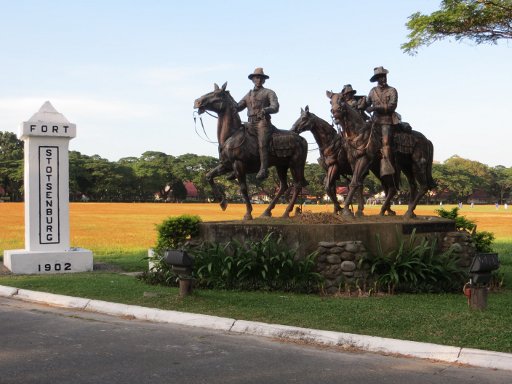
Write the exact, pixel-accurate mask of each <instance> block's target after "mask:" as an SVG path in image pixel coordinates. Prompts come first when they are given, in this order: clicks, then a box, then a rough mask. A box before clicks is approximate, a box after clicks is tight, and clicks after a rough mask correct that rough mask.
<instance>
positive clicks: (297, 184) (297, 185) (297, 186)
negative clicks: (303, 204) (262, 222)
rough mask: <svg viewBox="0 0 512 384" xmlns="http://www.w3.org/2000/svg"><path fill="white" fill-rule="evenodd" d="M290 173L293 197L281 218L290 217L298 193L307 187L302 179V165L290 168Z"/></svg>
mask: <svg viewBox="0 0 512 384" xmlns="http://www.w3.org/2000/svg"><path fill="white" fill-rule="evenodd" d="M290 172H291V173H292V178H293V195H292V198H291V200H290V203H289V204H288V206H287V207H286V210H285V211H284V213H283V216H282V217H290V212H291V211H292V209H293V206H294V205H295V203H296V202H297V198H298V197H299V193H300V192H301V191H302V187H304V186H305V185H307V182H306V180H305V178H304V164H302V165H301V166H298V165H295V167H292V168H290ZM285 180H286V178H285Z"/></svg>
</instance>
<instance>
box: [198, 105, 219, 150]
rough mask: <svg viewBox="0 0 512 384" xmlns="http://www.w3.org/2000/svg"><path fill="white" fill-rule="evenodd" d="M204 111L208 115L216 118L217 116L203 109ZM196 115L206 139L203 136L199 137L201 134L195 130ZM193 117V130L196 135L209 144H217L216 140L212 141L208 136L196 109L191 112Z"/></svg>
mask: <svg viewBox="0 0 512 384" xmlns="http://www.w3.org/2000/svg"><path fill="white" fill-rule="evenodd" d="M205 112H206V113H208V114H209V115H210V116H212V117H215V118H216V119H217V116H214V115H212V114H210V113H209V112H208V111H205ZM197 116H199V121H200V122H201V127H202V128H203V133H204V136H205V137H206V139H205V138H204V137H201V135H200V134H199V132H198V131H197ZM193 118H194V130H195V131H196V135H197V136H198V137H199V138H200V139H201V140H203V141H206V142H207V143H210V144H218V142H216V141H213V140H212V139H210V138H209V137H208V134H207V133H206V129H205V128H204V124H203V118H202V116H201V115H200V114H199V113H198V112H197V111H194V113H193Z"/></svg>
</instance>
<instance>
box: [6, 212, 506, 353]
mask: <svg viewBox="0 0 512 384" xmlns="http://www.w3.org/2000/svg"><path fill="white" fill-rule="evenodd" d="M395 208H397V210H398V211H399V212H401V211H402V210H403V211H405V207H404V206H395ZM437 208H439V207H438V206H422V207H419V209H418V210H417V212H418V214H421V215H427V214H430V215H434V214H435V209H437ZM444 208H446V209H450V208H451V206H445V207H444ZM263 209H264V206H258V205H256V206H255V213H256V215H257V214H259V213H261V212H262V211H263ZM305 209H306V210H311V211H314V212H325V211H328V212H330V211H331V206H316V205H311V206H310V205H307V206H305ZM377 209H378V207H372V206H369V207H367V208H366V209H365V212H366V213H367V214H374V213H375V212H377ZM283 210H284V207H283V206H278V207H277V208H276V210H275V212H276V214H278V213H281V212H282V211H283ZM70 211H71V242H72V244H71V245H72V246H81V247H84V248H88V249H91V250H92V251H93V252H94V258H95V262H104V263H111V264H116V265H117V266H119V267H121V268H122V269H124V270H127V271H134V270H142V269H143V268H145V267H146V265H147V262H146V261H145V260H143V257H144V256H145V255H146V252H147V248H149V247H151V246H153V245H154V242H155V239H156V232H155V224H158V223H160V222H161V221H162V220H163V219H165V218H167V217H169V216H175V215H181V214H183V213H189V214H198V215H200V216H201V217H202V219H203V220H204V221H213V220H233V219H240V218H241V217H242V215H243V206H241V205H230V207H228V211H227V213H226V212H222V211H220V209H219V208H218V206H217V205H216V204H90V203H87V204H71V207H70ZM460 213H461V214H462V215H465V216H467V217H468V218H470V219H473V220H475V221H477V224H478V228H479V229H480V230H487V231H491V232H494V233H495V234H496V237H497V241H496V246H495V249H496V251H497V252H499V254H500V259H501V262H502V268H501V270H502V272H503V273H504V275H505V281H506V283H507V285H508V287H510V286H512V211H511V210H508V211H505V210H504V209H503V208H501V209H499V210H496V208H495V207H494V206H492V207H491V206H475V207H474V208H472V209H471V208H469V207H467V208H465V207H464V208H463V209H462V210H461V212H460ZM0 217H2V220H3V227H2V231H1V234H0V251H2V253H3V250H4V249H17V248H23V204H16V203H2V204H0ZM0 285H7V286H13V287H18V288H26V289H32V290H38V291H45V292H53V293H60V294H66V295H71V296H81V297H87V298H92V299H101V300H106V301H113V302H120V303H126V304H136V305H142V306H147V307H157V308H162V309H173V310H179V311H186V312H193V313H204V314H211V315H217V316H225V317H232V318H236V319H244V320H254V321H263V322H269V323H279V324H287V325H295V326H301V327H309V328H316V329H324V330H333V331H341V332H351V333H358V334H366V335H375V336H383V337H393V338H399V339H407V340H416V341H424V342H432V343H438V344H446V345H453V346H460V347H471V348H479V349H488V350H494V351H502V352H511V353H512V310H511V309H510V308H512V290H511V289H510V288H505V289H503V290H502V291H500V292H493V293H491V294H490V295H489V306H488V310H487V311H483V312H480V311H472V310H470V309H469V308H468V306H467V303H466V299H465V297H464V296H463V295H462V293H460V294H442V295H428V294H421V295H395V296H379V297H370V298H353V297H352V298H347V297H320V296H316V295H294V294H284V293H268V292H231V291H230V292H227V291H215V290H211V291H210V290H195V291H194V293H193V294H192V295H191V296H189V297H186V298H184V299H180V298H179V297H178V296H177V289H175V288H166V287H159V286H148V285H145V284H144V283H142V282H140V281H139V280H137V279H135V278H133V277H130V276H126V275H120V274H114V273H106V272H93V273H82V274H73V275H40V276H13V275H3V276H0ZM144 292H154V293H157V294H158V296H157V297H145V296H144Z"/></svg>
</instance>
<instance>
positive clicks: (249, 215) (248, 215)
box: [244, 213, 252, 220]
mask: <svg viewBox="0 0 512 384" xmlns="http://www.w3.org/2000/svg"><path fill="white" fill-rule="evenodd" d="M244 220H252V215H251V214H250V213H246V214H245V216H244Z"/></svg>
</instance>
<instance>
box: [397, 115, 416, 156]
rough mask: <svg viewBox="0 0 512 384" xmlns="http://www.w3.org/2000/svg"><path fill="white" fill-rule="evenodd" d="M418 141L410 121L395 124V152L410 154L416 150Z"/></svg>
mask: <svg viewBox="0 0 512 384" xmlns="http://www.w3.org/2000/svg"><path fill="white" fill-rule="evenodd" d="M417 142H418V140H417V138H416V137H414V135H413V130H412V127H411V125H410V124H409V123H402V122H401V123H400V124H397V125H394V126H393V137H392V147H393V151H394V152H399V153H404V154H407V155H410V154H411V153H413V152H414V147H415V146H416V143H417Z"/></svg>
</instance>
